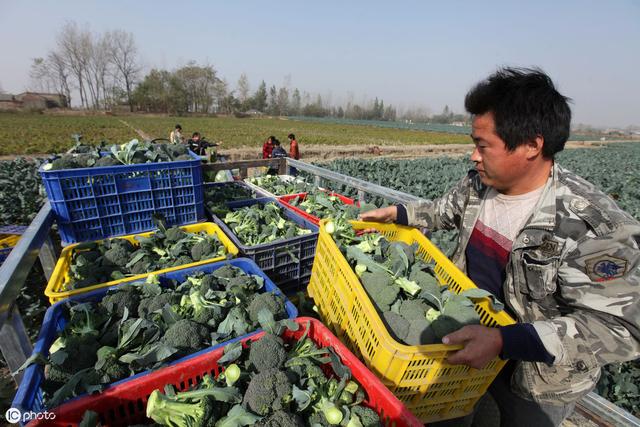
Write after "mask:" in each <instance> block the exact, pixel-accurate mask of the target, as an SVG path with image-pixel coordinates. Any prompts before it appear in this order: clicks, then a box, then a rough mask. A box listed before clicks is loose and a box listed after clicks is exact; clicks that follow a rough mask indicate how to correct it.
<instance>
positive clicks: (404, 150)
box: [0, 120, 615, 162]
mask: <svg viewBox="0 0 640 427" xmlns="http://www.w3.org/2000/svg"><path fill="white" fill-rule="evenodd" d="M121 121H122V123H123V124H125V125H126V126H128V127H130V128H131V129H133V130H134V131H135V132H136V133H137V134H138V135H140V137H141V138H143V139H147V138H148V136H147V134H145V133H144V132H143V131H142V130H140V129H135V128H134V127H133V126H131V125H130V124H128V123H127V122H125V121H124V120H121ZM613 143H615V142H612V141H606V142H602V141H569V142H568V143H567V145H566V148H567V149H572V148H600V147H602V146H604V145H606V144H613ZM472 148H473V146H472V145H471V144H431V145H429V144H425V145H387V146H373V145H302V146H301V147H300V151H301V152H302V156H303V157H302V160H303V161H305V162H328V161H331V160H335V159H343V158H347V157H357V158H359V159H374V158H391V159H407V160H408V159H415V158H418V157H437V156H448V157H456V156H465V155H470V154H471V150H472ZM218 153H219V154H221V155H224V156H227V158H228V159H229V160H230V161H234V160H253V159H257V158H260V157H261V156H262V152H261V147H257V146H256V147H238V148H229V149H225V148H221V149H219V150H218ZM47 156H49V154H29V155H23V156H22V157H27V158H33V157H47ZM16 157H18V156H17V155H8V156H0V160H11V159H14V158H16Z"/></svg>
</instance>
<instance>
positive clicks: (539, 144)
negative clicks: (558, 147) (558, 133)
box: [526, 135, 544, 159]
mask: <svg viewBox="0 0 640 427" xmlns="http://www.w3.org/2000/svg"><path fill="white" fill-rule="evenodd" d="M526 146H527V159H533V158H535V157H538V156H542V148H543V147H544V137H543V136H542V135H537V136H536V137H535V138H533V139H531V140H529V141H527V143H526Z"/></svg>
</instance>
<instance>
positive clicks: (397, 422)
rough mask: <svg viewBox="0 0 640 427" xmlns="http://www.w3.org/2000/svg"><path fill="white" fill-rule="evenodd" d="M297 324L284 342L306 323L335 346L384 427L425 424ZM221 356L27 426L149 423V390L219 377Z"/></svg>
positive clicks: (77, 403) (315, 323)
mask: <svg viewBox="0 0 640 427" xmlns="http://www.w3.org/2000/svg"><path fill="white" fill-rule="evenodd" d="M296 322H297V323H298V324H299V325H300V326H301V327H300V328H299V329H298V330H297V331H295V332H292V331H286V332H285V334H284V339H285V340H287V341H290V340H297V339H299V338H300V337H301V336H302V335H303V334H304V331H305V328H306V325H307V323H309V324H310V327H309V337H310V338H311V339H312V340H313V341H314V342H315V343H316V344H317V345H319V346H321V347H326V346H332V347H333V348H334V350H335V352H336V354H337V355H338V356H339V357H340V359H341V360H342V362H343V363H344V364H345V365H346V366H348V367H349V368H350V369H351V372H352V377H353V379H355V380H356V381H357V382H358V383H359V384H360V385H361V386H362V387H363V388H364V390H365V392H366V393H367V396H368V400H367V401H365V402H366V404H367V405H368V406H370V407H371V408H372V409H374V410H375V411H376V412H377V413H378V414H379V415H380V418H381V419H382V423H383V425H385V426H395V427H403V426H410V427H417V426H422V425H423V424H422V423H421V422H420V421H418V419H417V418H416V417H414V416H413V415H412V414H411V412H409V411H408V410H407V408H406V407H405V406H404V405H403V404H402V403H401V402H400V401H399V400H398V399H396V397H395V396H394V395H393V394H391V392H390V391H389V390H388V389H387V388H385V386H384V385H382V383H381V382H380V380H379V379H378V378H376V377H375V376H374V375H373V373H372V372H371V371H369V370H368V369H367V368H366V367H365V366H364V365H363V364H362V362H360V361H359V360H358V359H357V358H356V357H355V356H354V355H353V353H351V352H350V351H349V350H348V349H347V347H345V346H344V344H342V343H341V342H340V341H339V340H338V338H336V336H335V335H333V334H332V333H331V332H330V331H329V329H327V327H326V326H324V325H323V324H322V323H320V321H319V320H316V319H312V318H309V317H299V318H297V319H296ZM263 334H264V332H260V333H258V334H255V335H252V336H250V337H247V338H245V339H243V340H242V342H243V343H246V342H247V341H249V340H252V341H255V340H257V339H259V338H260V337H261V336H262V335H263ZM223 353H224V348H220V349H218V350H216V351H212V352H210V353H207V354H203V355H201V356H198V357H195V358H192V359H190V360H186V361H184V362H182V363H178V364H175V365H173V366H168V367H166V368H163V369H159V370H158V371H156V372H153V373H151V374H148V375H145V376H143V377H140V378H138V379H135V380H131V381H129V382H127V383H123V384H121V385H117V386H114V387H111V388H109V389H107V390H105V391H104V393H102V394H98V395H92V396H85V397H81V398H78V399H75V400H72V401H70V402H68V403H66V404H64V405H62V406H60V407H58V408H56V409H54V410H53V411H52V412H53V414H55V419H49V420H42V421H33V422H31V423H30V424H29V427H35V426H44V425H47V426H55V427H69V426H77V425H78V424H79V423H80V421H81V420H82V416H83V414H84V412H85V411H86V410H92V411H95V412H97V413H98V414H99V417H100V422H101V423H102V426H103V427H116V426H118V427H119V426H127V425H130V424H139V423H144V422H149V420H148V419H147V418H146V416H145V411H146V406H147V399H148V397H149V395H150V394H151V392H152V391H154V390H163V388H164V386H165V385H166V384H172V385H173V386H174V387H175V388H176V389H177V390H180V391H182V390H186V389H189V388H191V387H193V386H194V385H196V384H197V383H199V382H200V381H201V379H202V377H203V376H204V375H206V374H213V375H216V376H217V375H218V374H219V373H220V367H219V366H218V364H217V360H218V359H219V358H220V357H222V355H223ZM50 418H53V417H50Z"/></svg>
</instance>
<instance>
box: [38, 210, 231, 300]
mask: <svg viewBox="0 0 640 427" xmlns="http://www.w3.org/2000/svg"><path fill="white" fill-rule="evenodd" d="M180 228H181V229H182V230H184V231H188V232H191V233H197V232H200V231H204V232H206V233H207V234H209V235H213V234H215V235H216V236H218V239H219V240H220V242H221V243H222V244H223V245H224V247H225V248H226V249H227V253H228V254H231V255H233V256H234V257H235V256H236V255H238V248H237V247H236V245H234V244H233V242H232V241H231V239H229V238H228V237H227V235H226V234H224V233H223V232H222V230H221V229H220V227H218V226H217V225H216V224H213V223H211V222H201V223H198V224H191V225H185V226H182V227H180ZM153 233H155V232H154V231H151V232H148V233H140V234H130V235H128V236H118V237H117V238H118V239H126V240H128V241H130V242H131V243H133V244H134V245H136V246H137V245H138V243H137V241H136V240H135V237H136V236H141V237H148V236H150V235H152V234H153ZM99 241H100V240H98V242H99ZM78 245H79V244H78V243H76V244H73V245H69V246H67V247H65V248H64V249H63V250H62V253H61V254H60V258H59V259H58V262H57V264H56V268H55V270H54V271H53V274H52V275H51V278H50V279H49V283H48V284H47V287H46V289H45V291H44V294H45V295H46V296H48V297H49V301H50V302H51V304H54V303H55V302H57V301H60V300H62V299H65V298H69V297H71V296H74V295H79V294H84V293H87V292H90V291H94V290H96V289H100V288H104V287H107V286H114V285H117V284H119V283H123V282H129V281H132V280H139V279H142V278H145V277H147V276H149V275H150V274H159V273H166V272H168V271H174V270H179V269H181V268H187V267H194V266H196V265H203V264H209V263H212V262H218V261H223V260H225V259H226V257H225V256H220V257H217V258H211V259H206V260H203V261H198V262H193V263H191V264H184V265H179V266H177V267H171V268H165V269H163V270H158V271H153V272H149V273H145V274H137V275H134V276H129V277H126V278H124V279H119V280H112V281H110V282H106V283H100V284H97V285H92V286H87V287H86V288H81V289H67V284H68V283H69V269H70V267H71V259H72V255H73V251H74V249H75V248H76V247H77V246H78Z"/></svg>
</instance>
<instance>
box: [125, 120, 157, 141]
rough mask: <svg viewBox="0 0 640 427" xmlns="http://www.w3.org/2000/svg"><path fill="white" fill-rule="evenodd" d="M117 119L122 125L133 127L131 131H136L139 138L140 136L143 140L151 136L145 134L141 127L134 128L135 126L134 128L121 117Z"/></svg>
mask: <svg viewBox="0 0 640 427" xmlns="http://www.w3.org/2000/svg"><path fill="white" fill-rule="evenodd" d="M118 121H119V122H120V123H122V124H123V125H125V126H126V127H128V128H131V129H133V131H134V132H135V133H137V134H138V136H140V138H142V139H143V140H145V139H151V137H150V136H149V135H147V134H146V133H144V132H143V131H142V129H136V128H134V127H133V126H131V125H130V124H129V123H127V122H125V121H124V120H122V119H118Z"/></svg>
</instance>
